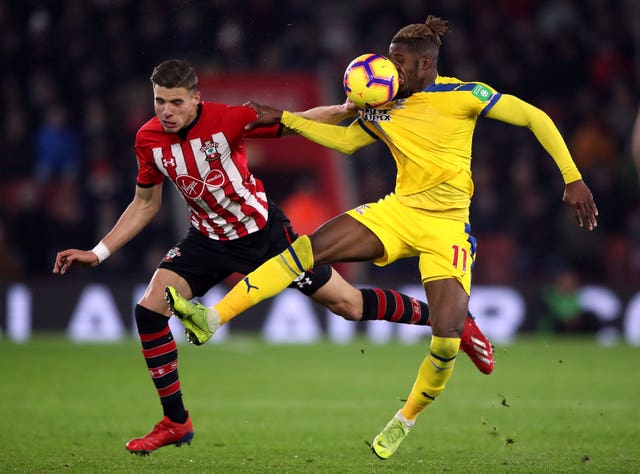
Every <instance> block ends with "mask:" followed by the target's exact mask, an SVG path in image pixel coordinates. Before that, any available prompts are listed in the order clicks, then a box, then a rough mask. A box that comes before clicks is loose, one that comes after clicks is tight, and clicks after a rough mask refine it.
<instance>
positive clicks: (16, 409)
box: [0, 335, 640, 473]
mask: <svg viewBox="0 0 640 474" xmlns="http://www.w3.org/2000/svg"><path fill="white" fill-rule="evenodd" d="M426 347H427V341H424V342H423V343H422V344H416V345H400V344H397V343H393V344H387V345H376V344H374V343H372V342H370V341H368V340H364V339H363V340H358V341H356V342H353V343H350V344H347V345H335V344H331V343H328V342H327V343H320V344H314V345H285V346H273V345H268V344H266V343H264V342H261V341H260V340H258V339H257V338H255V337H248V336H244V337H241V336H236V337H232V338H230V339H229V340H228V341H226V342H224V343H221V344H209V345H206V346H204V347H195V346H190V345H180V346H179V351H180V366H179V370H180V374H181V379H182V388H183V393H184V399H185V403H186V406H187V408H188V409H189V410H190V412H191V415H192V419H193V423H194V427H195V432H196V435H195V438H194V441H193V444H192V445H191V446H183V447H181V448H176V447H174V446H168V447H165V448H162V449H160V450H158V451H156V452H154V453H152V454H151V455H150V456H148V457H138V456H132V455H130V454H128V453H127V452H126V451H125V449H124V445H125V443H126V442H127V441H128V440H129V439H130V438H132V437H136V436H139V435H143V434H145V433H146V432H148V431H149V430H150V429H151V428H152V426H153V424H154V423H155V422H156V421H158V420H159V419H160V418H161V409H160V404H159V402H158V399H157V396H156V393H155V390H154V389H153V385H152V383H151V380H150V379H149V377H148V375H147V372H146V367H145V366H144V361H143V359H142V355H141V354H140V348H139V345H138V343H137V342H136V341H134V340H133V339H132V340H131V341H128V342H125V343H121V344H94V345H78V344H73V343H70V342H68V341H67V340H65V339H64V338H63V337H61V336H42V335H41V336H37V337H35V338H34V339H33V340H32V341H31V342H30V343H28V344H24V345H18V344H14V343H11V342H8V341H6V340H5V341H0V361H1V362H0V367H2V371H1V373H2V382H0V419H1V420H2V429H1V430H0V446H1V447H0V472H110V473H114V472H135V473H138V472H153V473H164V472H166V473H175V472H222V473H225V472H230V473H236V472H237V473H252V472H255V473H267V472H274V473H298V472H300V473H307V472H309V473H316V472H318V473H324V472H326V473H377V472H380V473H391V472H395V473H414V472H415V473H417V472H446V473H501V472H509V473H511V472H513V473H523V472H540V473H552V472H558V473H560V472H562V473H564V472H576V473H592V472H601V473H627V472H628V473H632V472H633V473H637V472H640V371H639V369H638V364H639V363H640V348H634V347H629V346H625V345H619V346H615V347H602V346H598V345H596V344H595V343H594V342H592V341H591V340H585V339H521V340H519V341H517V342H514V343H513V344H512V345H509V346H501V347H498V348H497V349H496V360H497V363H496V370H495V372H494V374H493V375H491V376H485V375H482V374H480V373H479V372H477V371H476V370H475V368H474V367H473V366H472V364H471V362H470V361H469V359H468V358H467V356H466V355H462V354H461V356H460V357H459V358H458V362H457V365H456V371H455V372H454V374H453V377H452V378H451V379H450V381H449V384H448V386H447V389H446V390H445V392H444V393H443V394H442V395H441V396H440V397H439V399H438V400H437V401H436V402H435V403H434V405H432V406H431V407H430V408H429V409H427V411H425V412H424V413H423V414H422V415H421V417H420V418H419V419H418V423H417V424H416V426H415V427H414V429H413V430H412V432H411V433H410V434H409V436H408V437H407V439H406V440H405V442H404V443H403V445H402V446H401V447H400V449H399V451H398V452H397V453H396V455H395V456H393V457H392V458H391V459H389V460H387V461H381V460H379V459H377V458H376V457H375V456H374V455H373V454H372V452H371V451H370V449H369V447H368V446H367V444H366V442H370V441H371V439H372V438H373V436H375V434H376V433H378V431H379V430H380V429H381V428H382V427H383V426H384V425H385V424H386V422H387V421H388V419H389V418H390V417H391V416H392V415H393V414H394V413H395V411H396V410H397V409H398V408H399V407H400V406H401V400H402V399H404V398H405V397H406V395H407V393H408V391H409V389H410V387H411V384H412V383H413V380H414V377H415V374H416V372H417V368H418V365H419V363H420V362H421V360H422V358H423V356H424V354H425V351H426Z"/></svg>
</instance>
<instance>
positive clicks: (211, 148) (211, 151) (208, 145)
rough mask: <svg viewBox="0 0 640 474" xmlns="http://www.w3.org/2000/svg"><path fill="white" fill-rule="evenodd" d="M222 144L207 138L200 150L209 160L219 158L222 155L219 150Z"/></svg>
mask: <svg viewBox="0 0 640 474" xmlns="http://www.w3.org/2000/svg"><path fill="white" fill-rule="evenodd" d="M219 146H220V144H219V143H218V142H214V141H212V140H207V141H206V142H204V145H202V146H201V147H200V151H201V152H202V153H204V154H205V156H206V158H205V159H206V160H207V161H215V160H219V159H220V157H221V156H222V155H221V154H220V152H219V151H218V147H219Z"/></svg>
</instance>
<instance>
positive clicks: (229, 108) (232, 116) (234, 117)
mask: <svg viewBox="0 0 640 474" xmlns="http://www.w3.org/2000/svg"><path fill="white" fill-rule="evenodd" d="M202 117H203V118H204V119H205V121H209V120H220V121H221V122H223V123H228V121H236V122H239V123H241V124H242V126H243V127H244V125H245V124H247V123H249V122H252V121H254V120H255V119H256V112H255V110H253V109H252V108H251V107H247V106H245V105H229V104H220V103H216V102H202Z"/></svg>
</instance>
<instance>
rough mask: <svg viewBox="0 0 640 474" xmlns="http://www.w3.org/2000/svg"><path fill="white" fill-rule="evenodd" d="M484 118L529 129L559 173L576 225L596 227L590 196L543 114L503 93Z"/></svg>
mask: <svg viewBox="0 0 640 474" xmlns="http://www.w3.org/2000/svg"><path fill="white" fill-rule="evenodd" d="M486 116H487V117H489V118H492V119H495V120H500V121H502V122H506V123H509V124H511V125H517V126H520V127H527V128H528V129H529V130H531V131H532V132H533V134H534V135H535V136H536V138H537V139H538V141H539V142H540V144H541V145H542V146H543V147H544V149H545V150H546V151H547V152H548V153H549V154H550V155H551V157H552V158H553V160H554V161H555V162H556V165H557V166H558V168H559V169H560V172H561V173H562V177H563V179H564V182H565V192H564V196H563V201H564V202H565V203H567V204H568V205H569V206H571V208H572V209H573V212H574V215H575V218H576V222H577V223H578V225H579V226H580V227H584V226H586V227H587V229H589V230H593V229H594V228H595V227H597V226H598V221H597V216H598V208H597V207H596V204H595V202H594V201H593V195H592V194H591V191H590V190H589V188H588V187H587V185H586V184H585V183H584V181H582V175H581V174H580V172H579V171H578V168H577V166H576V164H575V163H574V161H573V158H571V154H570V153H569V149H568V148H567V145H566V143H565V141H564V139H563V138H562V135H560V132H559V131H558V128H557V127H556V126H555V124H554V123H553V121H552V120H551V118H550V117H549V116H548V115H547V114H546V113H544V112H543V111H542V110H540V109H538V108H537V107H534V106H533V105H531V104H529V103H527V102H525V101H523V100H521V99H518V98H517V97H514V96H512V95H507V94H505V95H503V96H502V97H501V98H500V100H499V101H497V102H496V103H495V105H494V106H493V107H492V108H491V109H490V110H489V112H488V113H487V115H486Z"/></svg>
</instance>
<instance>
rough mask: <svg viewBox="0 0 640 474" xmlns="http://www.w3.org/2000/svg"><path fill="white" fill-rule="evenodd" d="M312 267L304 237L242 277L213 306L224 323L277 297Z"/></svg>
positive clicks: (311, 256) (309, 244)
mask: <svg viewBox="0 0 640 474" xmlns="http://www.w3.org/2000/svg"><path fill="white" fill-rule="evenodd" d="M311 267H313V250H312V249H311V241H310V240H309V237H308V236H306V235H303V236H301V237H299V238H298V239H296V240H295V242H293V243H292V244H291V245H290V246H289V247H287V249H286V250H285V251H284V252H282V253H281V254H279V255H276V256H275V257H273V258H271V259H269V260H267V261H266V262H264V263H263V264H262V265H260V266H259V267H258V268H256V269H255V270H254V271H252V272H251V273H249V274H248V275H247V276H245V277H244V278H243V279H242V280H241V281H240V282H238V284H236V286H234V287H233V288H231V290H230V291H229V292H228V293H227V294H226V295H225V296H224V298H222V299H221V300H220V301H218V303H217V304H216V305H215V308H216V310H217V311H218V313H219V315H220V323H221V324H224V323H226V322H228V321H229V320H230V319H233V318H235V317H236V316H237V315H239V314H240V313H242V312H243V311H245V310H247V309H249V308H250V307H251V306H254V305H255V304H257V303H259V302H260V301H262V300H265V299H267V298H271V297H272V296H275V295H277V294H278V293H280V292H281V291H282V290H284V289H285V288H286V287H288V286H289V285H290V284H291V283H292V282H293V280H295V279H296V278H297V277H298V276H299V275H300V274H301V273H304V272H305V271H307V270H308V269H310V268H311Z"/></svg>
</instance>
